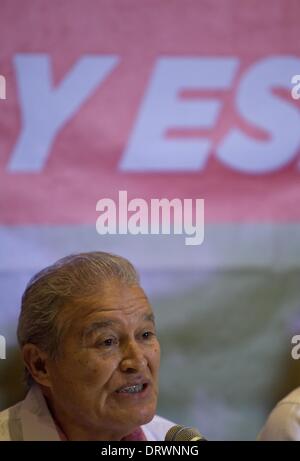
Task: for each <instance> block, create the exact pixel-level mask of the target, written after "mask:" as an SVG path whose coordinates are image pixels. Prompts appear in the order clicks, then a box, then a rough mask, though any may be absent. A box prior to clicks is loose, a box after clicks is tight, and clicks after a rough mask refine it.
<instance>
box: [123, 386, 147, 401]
mask: <svg viewBox="0 0 300 461" xmlns="http://www.w3.org/2000/svg"><path fill="white" fill-rule="evenodd" d="M149 394H150V384H146V385H145V386H144V388H143V389H142V390H141V392H115V395H117V396H118V397H120V398H122V399H144V398H145V397H148V396H149Z"/></svg>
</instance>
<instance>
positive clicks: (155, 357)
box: [149, 343, 160, 372]
mask: <svg viewBox="0 0 300 461" xmlns="http://www.w3.org/2000/svg"><path fill="white" fill-rule="evenodd" d="M149 358H150V362H151V365H152V368H153V371H155V372H158V370H159V366H160V346H159V343H157V344H155V345H154V346H153V348H152V350H151V353H150V356H149Z"/></svg>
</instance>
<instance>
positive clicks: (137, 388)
mask: <svg viewBox="0 0 300 461" xmlns="http://www.w3.org/2000/svg"><path fill="white" fill-rule="evenodd" d="M147 387H148V384H147V383H143V384H133V385H132V386H126V387H122V388H121V389H119V390H117V393H118V394H140V393H142V392H143V391H144V390H146V388H147Z"/></svg>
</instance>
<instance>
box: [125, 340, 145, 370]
mask: <svg viewBox="0 0 300 461" xmlns="http://www.w3.org/2000/svg"><path fill="white" fill-rule="evenodd" d="M147 363H148V361H147V358H146V357H145V355H144V352H143V350H142V348H141V346H140V345H139V344H138V343H137V342H136V341H130V342H129V343H128V344H127V345H126V347H125V348H124V351H123V356H122V360H121V363H120V368H121V371H123V372H125V373H137V372H141V371H143V370H144V369H145V368H146V367H147Z"/></svg>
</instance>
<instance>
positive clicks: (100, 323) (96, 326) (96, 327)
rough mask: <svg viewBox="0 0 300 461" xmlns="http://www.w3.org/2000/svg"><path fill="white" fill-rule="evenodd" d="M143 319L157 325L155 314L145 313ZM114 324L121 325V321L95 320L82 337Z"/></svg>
mask: <svg viewBox="0 0 300 461" xmlns="http://www.w3.org/2000/svg"><path fill="white" fill-rule="evenodd" d="M142 320H145V321H146V322H152V323H153V325H155V317H154V314H145V315H144V316H143V317H142ZM114 325H119V322H118V321H116V320H101V321H97V322H93V323H92V324H91V325H89V326H88V327H87V328H85V329H84V330H83V332H82V334H81V338H82V339H84V338H86V337H88V336H89V335H91V334H92V333H94V331H97V330H103V329H105V328H108V327H112V326H114Z"/></svg>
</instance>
